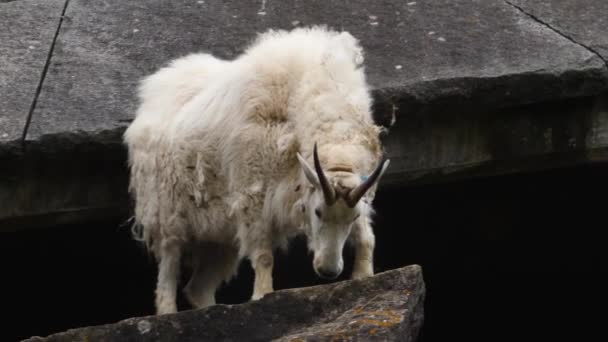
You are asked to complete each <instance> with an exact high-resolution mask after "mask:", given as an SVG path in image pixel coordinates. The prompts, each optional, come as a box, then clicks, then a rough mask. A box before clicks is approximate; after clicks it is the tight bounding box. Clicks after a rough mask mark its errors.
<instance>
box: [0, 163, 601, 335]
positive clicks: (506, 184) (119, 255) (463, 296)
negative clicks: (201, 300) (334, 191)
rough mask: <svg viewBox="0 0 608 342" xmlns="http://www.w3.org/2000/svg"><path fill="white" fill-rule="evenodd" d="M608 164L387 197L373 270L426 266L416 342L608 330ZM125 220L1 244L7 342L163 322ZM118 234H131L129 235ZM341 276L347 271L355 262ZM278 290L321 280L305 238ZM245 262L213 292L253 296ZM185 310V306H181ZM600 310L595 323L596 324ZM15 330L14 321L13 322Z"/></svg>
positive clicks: (381, 202) (282, 262)
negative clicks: (132, 322) (140, 320)
mask: <svg viewBox="0 0 608 342" xmlns="http://www.w3.org/2000/svg"><path fill="white" fill-rule="evenodd" d="M606 175H608V164H595V165H587V166H579V167H575V168H566V169H560V170H551V171H544V172H536V173H529V174H519V175H509V176H496V177H488V178H483V179H475V180H467V181H458V182H450V183H443V184H433V185H424V186H413V187H404V188H391V189H382V190H381V191H380V192H379V193H378V196H377V200H376V202H375V207H376V210H377V214H376V217H375V232H376V237H377V247H376V254H375V271H376V272H382V271H384V270H389V269H393V268H397V267H400V266H404V265H409V264H419V265H421V266H422V268H423V272H424V277H425V283H426V288H427V294H426V301H425V324H424V327H423V330H422V334H421V336H420V337H421V338H420V340H421V341H437V340H444V339H445V338H446V337H447V338H454V337H456V338H458V339H461V338H462V339H465V340H471V339H484V340H485V339H488V340H496V339H501V338H507V339H508V338H513V339H517V340H521V339H526V338H532V337H535V338H541V339H543V340H544V339H548V338H555V337H556V338H563V337H566V336H568V335H571V336H574V337H576V338H577V339H580V338H583V337H584V336H585V334H590V335H589V336H594V337H595V338H594V339H597V333H603V334H605V333H604V332H603V328H602V326H603V324H602V318H603V317H605V313H601V312H602V311H603V310H604V308H605V307H606V305H607V304H608V295H606V291H605V289H606V288H607V286H606V285H608V281H606V280H605V279H604V278H605V277H604V275H605V274H606V273H607V271H608V256H607V255H606V249H605V240H604V237H605V236H606V234H605V233H604V231H605V228H604V224H603V222H604V220H603V219H604V217H605V215H606V212H605V210H604V207H605V202H604V201H603V196H604V195H605V194H606V193H608V192H607V191H606V190H608V182H607V181H606ZM123 223H124V221H122V222H116V221H112V222H95V223H89V224H78V225H69V226H58V227H52V228H48V229H36V230H34V229H32V230H23V231H19V232H11V233H2V235H1V236H2V238H1V239H0V253H1V259H0V260H1V263H2V270H3V277H2V279H3V280H2V287H3V291H2V294H3V295H2V296H3V298H2V307H3V311H4V312H5V313H6V314H8V315H9V321H8V322H9V323H10V324H4V328H3V329H2V330H0V331H1V332H0V334H1V335H3V336H4V337H3V338H1V340H3V341H10V340H17V339H23V338H27V337H29V336H33V335H39V336H46V335H48V334H51V333H54V332H59V331H63V330H66V329H69V328H75V327H80V326H86V325H97V324H106V323H112V322H116V321H118V320H121V319H124V318H128V317H132V316H142V315H151V314H153V312H154V307H153V302H154V300H153V293H154V283H155V276H156V273H155V272H156V269H155V266H154V262H153V259H152V258H151V257H149V256H147V254H146V252H145V251H144V250H143V249H142V248H140V247H139V246H138V244H137V243H136V242H135V241H133V240H132V239H131V238H130V235H129V234H130V233H129V229H128V227H126V226H124V225H122V224H123ZM121 225H122V226H121ZM345 253H346V258H345V262H346V263H347V265H346V268H345V271H344V273H343V275H342V276H341V277H340V278H339V279H340V280H341V279H346V278H347V277H348V275H349V273H350V266H351V263H352V258H351V256H352V253H351V252H350V251H346V252H345ZM274 274H275V275H274V279H275V280H274V281H275V288H276V289H283V288H290V287H300V286H307V285H313V284H320V283H322V281H321V280H319V279H318V278H317V277H316V276H315V274H314V272H313V270H312V266H311V261H310V256H309V255H308V253H307V251H306V248H305V243H304V241H303V240H301V239H300V240H297V241H295V242H294V243H293V245H292V248H291V249H290V251H289V254H288V256H285V255H282V254H281V253H280V252H278V253H277V260H276V266H275V272H274ZM252 280H253V273H252V271H251V269H250V266H249V265H248V263H247V262H244V263H243V264H242V265H241V267H240V270H239V275H238V277H237V278H235V279H234V280H233V281H232V282H231V283H230V284H229V285H227V286H224V287H223V288H222V289H221V291H220V292H219V294H218V302H220V303H240V302H243V301H246V300H247V299H248V297H249V296H250V294H251V289H252ZM180 309H188V306H187V305H186V304H185V301H184V300H183V298H182V297H181V296H180ZM597 311H599V312H600V314H596V312H597ZM5 322H6V321H5Z"/></svg>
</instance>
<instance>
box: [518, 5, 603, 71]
mask: <svg viewBox="0 0 608 342" xmlns="http://www.w3.org/2000/svg"><path fill="white" fill-rule="evenodd" d="M507 1H508V2H509V3H511V4H513V5H514V6H517V7H518V8H520V9H521V10H522V11H524V12H525V13H527V14H529V15H531V16H533V17H534V18H535V19H536V20H538V21H539V22H541V23H544V24H546V25H548V26H549V27H551V28H552V29H554V30H555V31H557V32H560V34H562V35H563V36H565V37H568V38H569V39H572V40H573V41H575V42H576V43H578V44H581V45H582V46H584V47H585V48H587V49H589V50H591V51H593V52H594V53H597V54H598V55H599V56H601V57H602V58H603V60H604V61H608V2H607V1H605V0H577V1H569V0H534V1H525V0H507Z"/></svg>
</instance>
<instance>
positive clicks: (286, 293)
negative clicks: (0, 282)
mask: <svg viewBox="0 0 608 342" xmlns="http://www.w3.org/2000/svg"><path fill="white" fill-rule="evenodd" d="M424 299H425V285H424V280H423V276H422V270H421V268H420V267H419V266H417V265H412V266H408V267H404V268H401V269H397V270H392V271H387V272H383V273H380V274H378V275H376V276H375V277H371V278H367V279H363V280H353V281H345V282H339V283H333V284H329V285H321V286H315V287H308V288H299V289H289V290H282V291H277V292H275V293H272V294H270V295H267V296H266V297H264V298H263V299H261V300H259V301H257V302H249V303H245V304H241V305H216V306H212V307H209V308H207V309H203V310H191V311H184V312H179V313H177V314H172V315H164V316H155V317H141V318H131V319H127V320H124V321H121V322H118V323H116V324H109V325H101V326H94V327H86V328H80V329H73V330H68V331H66V332H64V333H59V334H55V335H51V336H48V337H47V338H39V337H34V338H31V339H29V340H28V341H185V342H186V341H270V340H273V341H415V340H416V339H417V338H418V334H419V331H420V328H421V326H422V324H423V320H424Z"/></svg>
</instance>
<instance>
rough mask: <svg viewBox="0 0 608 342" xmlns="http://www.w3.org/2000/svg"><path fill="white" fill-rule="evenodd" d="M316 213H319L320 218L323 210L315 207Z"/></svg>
mask: <svg viewBox="0 0 608 342" xmlns="http://www.w3.org/2000/svg"><path fill="white" fill-rule="evenodd" d="M315 215H317V217H318V218H321V210H320V209H319V208H317V209H315Z"/></svg>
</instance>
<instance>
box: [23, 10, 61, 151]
mask: <svg viewBox="0 0 608 342" xmlns="http://www.w3.org/2000/svg"><path fill="white" fill-rule="evenodd" d="M69 3H70V0H65V3H64V4H63V9H62V10H61V16H60V17H59V23H58V24H57V30H56V31H55V35H54V36H53V41H52V42H51V47H50V48H49V53H48V54H47V56H46V62H45V63H44V67H43V68H42V73H41V75H40V81H38V86H37V87H36V92H35V93H34V99H33V100H32V104H31V105H30V109H29V111H28V113H27V118H26V119H25V126H24V127H23V134H22V135H21V148H22V149H25V139H26V137H27V131H28V130H29V128H30V124H31V122H32V115H33V113H34V110H35V109H36V104H38V97H39V96H40V93H41V92H42V85H43V84H44V80H45V78H46V74H47V72H48V71H49V66H50V64H51V58H52V57H53V52H54V51H55V43H57V38H58V37H59V31H60V30H61V25H62V24H63V18H64V16H65V12H66V10H67V9H68V4H69Z"/></svg>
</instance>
